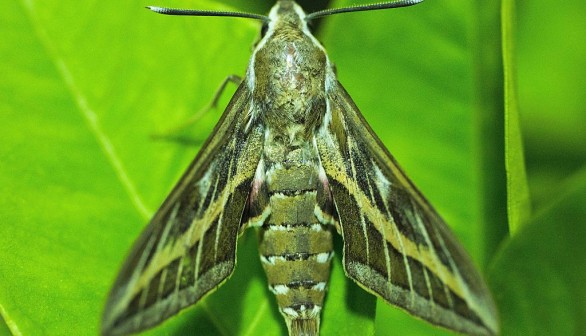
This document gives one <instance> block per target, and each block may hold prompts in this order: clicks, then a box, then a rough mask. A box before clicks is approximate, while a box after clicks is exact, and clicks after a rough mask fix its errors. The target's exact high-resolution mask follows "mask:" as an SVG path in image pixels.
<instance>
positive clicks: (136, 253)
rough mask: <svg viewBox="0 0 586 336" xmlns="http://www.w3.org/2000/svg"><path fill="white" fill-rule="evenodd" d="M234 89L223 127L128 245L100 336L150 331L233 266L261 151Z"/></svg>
mask: <svg viewBox="0 0 586 336" xmlns="http://www.w3.org/2000/svg"><path fill="white" fill-rule="evenodd" d="M249 96H250V92H249V90H248V89H247V88H246V85H240V87H239V88H238V90H237V91H236V93H235V95H234V97H233V98H232V100H231V102H230V104H229V105H228V107H227V109H226V111H225V112H224V114H223V116H222V118H221V120H220V121H219V123H218V125H217V126H216V128H215V129H214V132H213V134H212V135H211V136H210V137H209V138H208V140H207V141H206V143H205V144H204V146H203V147H202V149H201V151H200V152H199V154H198V155H197V157H196V158H195V160H194V161H193V163H192V164H191V166H190V167H189V169H188V170H187V172H186V173H185V174H184V175H183V177H182V178H181V179H180V181H179V183H178V184H177V185H176V186H175V188H174V189H173V191H172V192H171V194H170V195H169V197H167V199H166V200H165V202H164V203H163V205H162V206H161V208H160V209H159V210H158V211H157V213H156V214H155V216H154V217H153V219H152V220H151V222H150V223H149V225H148V226H147V227H146V229H145V230H144V231H143V232H142V234H141V235H140V237H139V238H138V240H137V241H136V243H135V244H134V246H133V248H132V250H131V252H130V255H129V256H128V258H127V260H126V262H125V263H124V266H123V267H122V270H121V271H120V274H119V275H118V278H117V280H116V282H115V284H114V287H113V288H112V291H111V293H110V296H109V298H108V302H107V304H106V308H105V311H104V315H103V319H102V334H104V335H120V334H128V333H133V332H137V331H140V330H143V329H146V328H149V327H152V326H154V325H156V324H158V323H160V322H161V321H163V320H164V319H166V318H167V317H169V316H171V315H173V314H175V313H177V312H178V311H179V310H180V309H182V308H184V307H186V306H189V305H191V304H193V303H195V302H197V301H198V300H199V299H201V298H202V297H203V296H204V295H205V294H207V293H208V292H210V291H211V290H212V289H214V288H216V287H217V286H219V285H220V284H221V283H222V282H223V281H224V280H225V279H226V278H227V277H228V276H230V274H231V273H232V271H233V269H234V266H235V258H236V239H237V236H238V232H239V229H240V223H241V218H242V213H243V210H244V207H245V204H246V200H247V198H248V194H249V191H250V188H251V181H252V179H253V175H254V172H255V170H256V167H257V164H258V162H259V160H260V154H261V152H262V139H263V138H262V134H263V130H262V126H261V125H255V124H254V123H251V124H249V121H250V118H251V116H250V113H249V110H250V105H249V104H250V103H249V102H250V97H249Z"/></svg>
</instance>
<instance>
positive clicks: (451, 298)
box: [316, 83, 499, 335]
mask: <svg viewBox="0 0 586 336" xmlns="http://www.w3.org/2000/svg"><path fill="white" fill-rule="evenodd" d="M337 85H338V87H337V88H336V89H335V90H331V92H330V93H329V94H328V103H327V106H328V110H327V113H326V117H325V118H324V120H325V121H324V124H323V126H322V128H321V129H320V130H319V132H318V135H317V136H316V143H317V147H318V150H319V154H320V158H321V164H322V166H323V168H324V170H325V173H326V176H327V178H328V182H329V184H330V188H331V190H332V195H333V198H334V203H335V206H336V211H337V213H338V220H339V223H338V224H339V228H340V231H341V234H342V236H343V239H344V253H343V254H344V269H345V271H346V274H347V275H348V276H349V277H350V278H352V279H354V280H355V281H356V282H358V283H359V284H360V285H362V286H363V287H365V288H366V289H367V290H368V291H370V292H372V293H374V294H376V295H378V296H380V297H381V298H382V299H384V300H385V301H387V302H388V303H391V304H394V305H397V306H399V307H401V308H403V309H405V310H407V311H408V312H410V313H412V314H414V315H416V316H419V317H421V318H423V319H425V320H428V321H430V322H432V323H434V324H437V325H440V326H444V327H446V328H449V329H453V330H456V331H460V332H465V333H469V334H478V335H494V334H496V333H498V328H499V327H498V319H497V313H496V309H495V306H494V303H493V301H492V298H491V296H490V293H489V292H488V290H487V288H486V285H485V284H484V282H483V280H482V278H481V276H480V275H479V273H478V272H477V271H476V270H475V268H474V266H473V264H472V262H471V260H470V258H469V257H468V255H467V254H466V252H465V251H464V249H463V248H462V246H461V245H460V244H459V243H458V242H457V240H456V238H455V237H454V235H453V234H452V233H451V232H450V231H449V229H448V227H447V226H446V224H445V223H444V222H443V220H442V219H441V218H440V216H439V215H438V214H437V212H436V211H435V210H434V209H433V208H432V206H431V205H430V204H429V203H428V202H427V200H426V199H425V198H424V197H423V196H422V195H421V193H420V192H419V191H418V190H417V189H416V188H415V186H414V185H413V184H412V183H411V181H410V180H409V179H408V178H407V176H406V175H405V173H403V171H402V170H401V169H400V168H399V166H398V165H397V163H396V161H395V159H394V158H393V157H392V156H391V154H390V153H389V152H388V150H387V149H386V148H385V147H384V145H383V144H382V143H381V141H380V140H379V139H378V138H377V136H376V135H375V134H374V132H373V131H372V130H371V128H370V127H369V126H368V124H367V123H366V121H365V120H364V118H363V117H362V115H361V114H360V112H359V110H358V108H357V107H356V105H355V104H354V102H353V101H352V100H351V98H350V97H349V95H348V93H346V91H345V90H344V88H342V86H341V85H340V84H339V83H338V84H337Z"/></svg>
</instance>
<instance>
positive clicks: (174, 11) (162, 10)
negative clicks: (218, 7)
mask: <svg viewBox="0 0 586 336" xmlns="http://www.w3.org/2000/svg"><path fill="white" fill-rule="evenodd" d="M146 8H147V9H150V10H152V11H153V12H155V13H159V14H165V15H183V16H230V17H241V18H248V19H255V20H261V21H263V22H266V21H269V17H268V16H266V15H260V14H254V13H244V12H226V11H211V10H199V9H180V8H168V7H157V6H147V7H146Z"/></svg>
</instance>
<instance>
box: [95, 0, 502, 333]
mask: <svg viewBox="0 0 586 336" xmlns="http://www.w3.org/2000/svg"><path fill="white" fill-rule="evenodd" d="M420 1H421V0H398V1H393V2H385V3H380V4H372V5H363V6H356V7H348V8H339V9H330V10H324V11H318V12H314V13H311V14H306V13H305V12H304V11H303V10H302V9H301V7H300V6H299V5H297V4H296V3H295V2H294V1H291V0H281V1H277V3H276V4H275V5H274V7H273V8H272V9H271V11H270V13H269V14H268V16H264V15H257V14H248V13H236V12H215V11H201V10H183V9H171V8H161V7H149V8H150V9H151V10H153V11H155V12H158V13H162V14H169V15H194V16H232V17H247V18H253V19H257V20H260V21H261V22H262V29H261V37H260V40H259V41H258V42H257V44H256V45H255V48H254V51H253V53H252V57H251V58H250V62H249V64H248V68H247V70H246V75H245V77H244V79H243V80H242V82H241V83H240V85H239V87H238V89H237V90H236V92H235V94H234V96H233V97H232V99H231V101H230V103H229V104H228V106H227V108H226V110H225V111H224V113H223V115H222V117H221V119H220V121H219V122H218V124H217V125H216V127H215V129H214V131H213V133H212V135H211V136H210V137H209V138H208V139H207V141H206V142H205V144H204V146H203V147H202V149H201V150H200V152H199V153H198V154H197V156H196V158H195V159H194V161H193V162H192V163H191V165H190V166H189V168H188V170H187V172H185V174H184V175H183V177H181V179H180V180H179V182H178V184H177V185H176V186H175V188H174V189H173V191H172V192H171V194H170V195H169V196H168V197H167V199H166V200H165V201H164V203H163V205H162V206H161V208H160V209H159V210H158V211H157V212H156V214H155V216H154V217H153V219H152V220H151V222H150V223H149V225H148V226H147V227H146V229H145V230H144V231H143V232H142V234H141V235H140V237H139V238H138V240H137V241H136V243H135V244H134V247H133V248H132V250H131V252H130V255H129V256H128V258H127V260H126V262H125V263H124V265H123V267H122V270H121V271H120V273H119V275H118V278H117V280H116V282H115V283H114V286H113V288H112V290H111V292H110V295H109V298H108V301H107V304H106V308H105V311H104V315H103V319H102V334H104V335H122V334H128V333H135V332H138V331H141V330H144V329H147V328H150V327H153V326H155V325H157V324H159V323H161V322H162V321H163V320H165V319H167V318H168V317H170V316H172V315H174V314H176V313H177V312H178V311H179V310H181V309H183V308H185V307H187V306H190V305H192V304H194V303H196V302H198V301H199V300H201V299H202V298H203V297H204V296H205V295H207V294H209V293H210V292H212V291H213V290H214V289H215V288H217V287H218V286H220V285H221V284H222V283H223V282H224V281H225V280H226V279H227V278H228V277H229V276H230V275H231V274H232V272H233V270H234V267H235V262H236V261H235V259H236V240H237V238H238V236H239V234H241V233H242V232H243V231H244V229H246V228H249V227H254V228H257V230H258V232H259V250H260V261H261V263H262V266H263V268H264V270H265V272H266V275H267V279H268V284H269V289H270V290H271V291H272V292H273V293H274V294H275V295H276V301H277V304H278V307H279V311H280V313H281V314H282V315H283V317H284V320H285V323H286V324H287V328H288V331H289V335H292V336H298V335H304V336H309V335H318V334H319V326H320V313H321V310H322V309H323V303H324V297H325V295H326V289H327V288H328V279H329V275H330V263H331V259H332V257H333V254H334V253H333V246H332V239H333V236H334V235H335V234H339V235H341V236H342V239H343V252H342V258H343V267H344V271H345V273H346V275H347V276H348V277H349V278H351V279H352V280H354V281H355V282H356V283H358V284H359V285H360V286H361V287H363V288H364V289H365V290H367V291H368V292H370V293H372V294H375V295H376V296H378V297H379V298H381V299H382V300H384V301H385V302H387V303H390V304H393V305H396V306H398V307H400V308H402V309H404V310H406V311H408V312H409V313H411V314H413V315H415V316H418V317H420V318H422V319H424V320H427V321H429V322H431V323H433V324H436V325H438V326H442V327H445V328H448V329H452V330H455V331H458V332H463V333H467V334H471V335H495V334H497V333H498V330H499V324H498V319H497V313H496V308H495V305H494V303H493V301H492V298H491V295H490V293H489V291H488V289H487V287H486V285H485V283H484V282H483V280H482V278H481V276H480V275H479V273H478V272H477V271H476V270H475V268H474V266H473V264H472V262H471V260H470V258H469V257H468V255H467V254H466V252H465V251H464V249H463V248H462V246H461V245H460V244H459V243H458V242H457V240H456V239H455V237H454V236H453V234H452V233H451V232H450V231H449V229H448V227H447V226H446V224H445V223H444V222H443V220H442V219H441V218H440V216H439V215H438V214H437V212H436V211H435V210H434V209H433V208H432V206H431V205H430V204H429V202H428V201H427V200H426V199H425V198H424V197H423V195H422V194H421V193H420V192H419V191H418V190H417V189H416V187H415V186H414V185H413V183H412V182H411V181H410V180H409V178H408V177H407V176H406V175H405V173H404V172H403V171H402V170H401V168H399V166H398V164H397V162H396V161H395V159H394V158H393V156H392V155H391V154H390V153H389V151H388V150H387V149H386V148H385V146H384V145H383V144H382V142H381V141H380V140H379V139H378V137H377V136H376V134H374V132H373V131H372V129H371V128H370V126H369V125H368V123H367V122H366V120H365V119H364V118H363V116H362V115H361V113H360V111H359V110H358V108H357V107H356V105H355V104H354V102H353V101H352V99H351V98H350V96H349V95H348V93H347V92H346V91H345V90H344V88H343V87H342V85H341V84H340V83H339V82H338V80H337V78H336V72H335V70H334V66H333V64H332V62H331V61H330V59H329V58H328V55H327V53H326V51H325V49H324V47H323V46H322V45H321V44H320V42H318V40H317V39H316V38H315V37H314V36H313V35H312V33H311V30H310V28H309V25H308V24H309V23H310V22H311V21H312V20H315V19H317V18H320V17H324V16H326V15H332V14H337V13H342V12H351V11H365V10H374V9H385V8H396V7H405V6H410V5H414V4H416V3H418V2H420ZM333 290H335V289H333Z"/></svg>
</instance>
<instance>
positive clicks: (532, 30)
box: [0, 0, 586, 335]
mask: <svg viewBox="0 0 586 336" xmlns="http://www.w3.org/2000/svg"><path fill="white" fill-rule="evenodd" d="M309 2H310V4H311V5H313V6H317V5H318V4H319V5H321V4H322V3H323V2H319V3H318V2H317V1H309ZM357 2H358V1H356V2H351V1H335V2H333V3H332V4H330V5H331V6H335V7H339V6H344V5H349V4H353V3H357ZM360 3H364V1H361V2H360ZM145 5H161V6H170V7H188V8H199V9H227V8H232V9H233V8H236V9H238V10H244V11H250V12H260V13H263V12H266V11H267V10H268V8H270V6H271V5H272V1H267V2H260V1H257V2H252V1H251V2H250V3H247V2H243V1H237V0H226V1H224V2H223V3H221V2H211V1H200V0H192V1H188V0H168V1H167V0H165V1H159V2H154V1H146V0H140V1H139V0H131V1H126V2H115V1H106V2H95V1H88V0H79V1H50V0H46V1H34V0H27V1H15V0H8V1H5V3H4V6H3V10H2V11H0V37H1V40H0V61H1V62H0V134H2V141H1V142H0V186H1V188H2V193H1V196H0V211H1V213H2V217H1V218H2V222H1V223H0V315H1V317H2V322H1V323H0V335H4V334H6V335H10V334H14V335H21V334H22V335H39V334H46V335H95V334H97V333H98V332H99V320H100V316H101V311H102V309H103V305H104V302H105V298H106V295H107V292H108V290H109V288H110V286H111V285H112V282H113V279H114V277H115V275H116V273H117V272H118V270H119V267H120V264H121V263H122V261H123V258H124V257H125V254H126V253H127V251H128V249H129V248H130V246H131V244H132V242H133V240H134V239H135V238H136V237H137V236H138V234H139V232H140V230H141V229H142V227H144V225H145V224H146V223H147V222H148V220H149V218H150V216H151V215H152V213H153V212H154V211H155V210H156V209H157V207H158V206H159V205H160V203H161V202H162V200H163V199H164V198H165V196H166V195H167V194H168V192H169V190H170V189H171V188H172V186H173V184H174V183H175V182H176V180H177V179H178V178H179V176H180V175H181V174H182V173H183V171H184V170H185V168H186V167H187V165H188V164H189V162H190V161H191V160H192V158H193V157H194V155H195V153H196V152H197V150H198V149H199V146H200V145H201V143H202V142H203V141H204V140H205V138H206V137H207V136H208V135H209V134H210V133H211V130H212V128H213V125H214V124H215V122H216V121H217V119H218V118H219V115H220V113H221V110H222V108H219V109H218V110H217V111H212V112H210V113H208V114H206V115H205V116H204V118H203V119H202V120H200V122H198V123H197V124H196V125H194V126H193V127H191V128H190V129H188V130H185V131H184V132H183V133H181V134H180V138H181V139H183V140H185V141H163V140H153V139H151V137H150V135H151V134H153V133H157V132H161V131H163V130H166V129H169V128H171V127H174V126H176V125H179V124H181V123H182V121H184V120H186V119H187V118H189V116H191V115H193V113H194V112H195V111H198V110H200V109H201V108H202V107H204V106H205V105H206V104H207V103H209V101H210V99H211V97H212V96H213V93H214V92H215V90H216V89H217V87H218V86H219V84H220V83H221V81H222V80H223V79H224V78H225V77H226V76H227V75H229V74H238V75H244V71H245V69H246V65H247V62H248V58H249V56H250V51H251V46H252V44H253V42H254V41H255V39H256V38H257V35H258V29H259V27H258V23H257V22H253V21H250V20H244V19H229V18H179V17H166V16H160V15H156V14H154V13H151V12H149V11H147V10H145V9H144V8H143V7H144V6H145ZM305 8H308V7H305ZM585 13H586V3H584V2H583V1H578V0H569V1H564V2H552V1H545V0H522V1H517V2H513V1H506V0H503V1H502V2H498V1H493V2H485V1H484V2H483V1H464V0H447V1H442V2H439V1H433V0H427V1H426V2H425V3H423V4H420V5H417V6H415V7H410V8H403V9H396V10H387V11H375V12H370V13H354V14H344V15H338V16H334V17H330V18H327V19H324V20H322V22H321V24H320V26H319V30H318V38H319V39H320V40H321V41H322V42H323V43H324V45H325V47H326V49H327V50H328V52H329V56H330V58H331V59H332V61H333V62H335V64H336V66H337V69H338V76H339V79H340V81H341V83H342V84H343V85H344V86H345V87H346V89H347V90H348V92H349V93H350V95H351V96H352V97H353V99H354V100H355V102H356V104H357V105H358V106H359V107H360V109H361V111H362V112H363V114H364V115H365V117H366V119H367V120H368V121H369V123H370V124H371V126H372V127H373V129H374V130H375V131H376V132H377V134H378V135H379V136H380V138H381V139H382V140H383V142H384V143H385V144H386V145H387V147H388V148H389V149H390V151H391V152H392V153H393V154H394V156H395V157H396V158H397V160H398V161H399V162H400V163H401V164H402V166H403V167H404V169H405V170H406V172H407V173H408V174H409V176H411V177H412V179H413V180H414V182H415V183H416V184H417V185H418V186H419V188H420V189H421V190H422V192H423V193H424V194H425V195H426V196H427V197H428V198H429V199H430V201H431V202H432V203H433V204H434V206H435V207H436V208H437V210H438V211H439V212H440V213H441V215H442V216H443V217H444V218H445V219H446V221H447V222H448V223H449V224H450V226H451V227H452V229H453V230H454V232H455V233H456V235H457V236H458V237H459V238H460V240H461V241H462V243H463V245H464V246H465V247H466V249H467V250H468V251H469V252H470V254H471V255H472V257H473V259H474V261H475V262H476V263H477V265H478V266H479V268H480V269H482V270H483V273H484V274H485V275H486V278H487V280H488V283H489V285H490V287H491V288H492V290H493V294H494V297H495V300H496V302H497V305H498V307H499V310H500V315H501V324H502V334H503V335H584V334H586V287H585V286H584V283H586V267H585V266H584V261H585V260H586V225H585V224H586V223H585V220H584V218H586V216H585V215H586V210H585V209H586V167H585V162H586V160H585V159H586V111H585V107H586V94H585V93H584V92H585V90H584V88H585V87H586V85H585V84H586V43H584V41H586V39H585V37H586V20H584V19H583V18H584V14H585ZM233 90H234V88H231V89H230V90H228V91H230V92H233ZM230 92H228V93H226V94H225V95H224V97H223V100H222V101H223V104H224V105H225V104H226V102H227V101H228V99H229V96H230ZM224 105H222V106H224ZM337 244H338V245H339V244H340V242H339V241H338V242H337ZM255 246H256V238H255V235H254V233H253V232H252V230H250V232H247V234H245V235H244V236H243V237H242V238H241V239H240V244H239V251H238V267H237V270H236V272H235V275H234V276H233V277H232V279H231V280H230V281H228V282H227V283H226V284H225V285H224V286H223V287H222V288H221V289H219V290H218V291H217V292H216V293H214V294H213V295H211V296H209V297H208V298H206V299H205V300H204V301H203V302H200V303H198V304H197V305H196V306H195V307H193V308H190V309H188V310H186V311H185V312H183V313H181V314H179V315H178V317H176V318H172V319H170V320H169V321H168V322H166V323H164V324H163V325H161V326H160V327H157V328H155V329H153V330H152V331H149V332H148V333H147V334H153V335H159V334H164V335H182V334H191V333H193V332H194V331H195V332H198V334H202V335H217V334H219V335H253V334H256V335H277V334H283V335H284V334H285V332H286V330H285V328H284V323H283V322H282V321H281V317H280V316H279V315H278V312H277V310H276V304H275V302H274V298H273V296H272V294H271V293H270V292H269V291H268V290H267V289H266V282H265V279H264V274H262V271H261V268H260V263H259V262H258V256H257V252H256V247H255ZM339 257H340V253H338V258H337V260H336V263H335V265H334V270H333V275H332V281H331V285H330V291H329V294H328V298H327V302H326V308H325V311H324V313H323V316H322V318H323V325H322V334H323V335H337V334H367V335H368V334H376V335H402V334H403V335H448V334H451V333H450V332H447V331H444V330H440V329H438V328H435V327H433V326H430V325H428V324H427V323H425V322H421V321H419V320H417V319H415V318H413V317H411V316H409V315H407V314H405V313H403V312H402V311H400V310H398V309H395V308H392V307H390V306H388V305H386V304H384V303H382V302H380V301H379V302H377V301H376V300H375V299H374V298H373V297H372V296H370V295H368V294H366V293H364V291H362V290H361V289H360V288H358V287H357V286H356V285H355V284H353V283H352V282H351V281H349V280H347V279H346V278H345V277H344V275H343V272H342V270H341V264H340V260H339V259H340V258H339Z"/></svg>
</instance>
